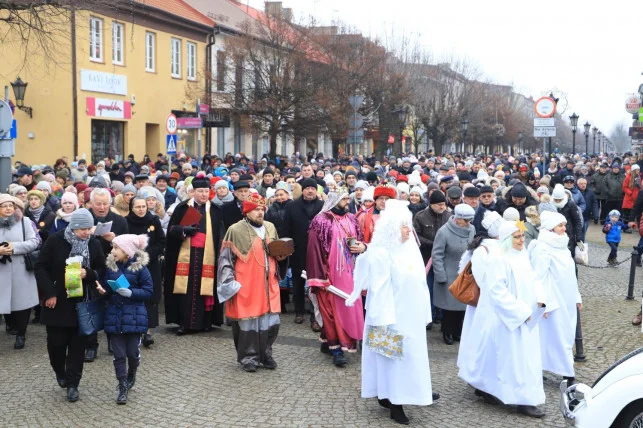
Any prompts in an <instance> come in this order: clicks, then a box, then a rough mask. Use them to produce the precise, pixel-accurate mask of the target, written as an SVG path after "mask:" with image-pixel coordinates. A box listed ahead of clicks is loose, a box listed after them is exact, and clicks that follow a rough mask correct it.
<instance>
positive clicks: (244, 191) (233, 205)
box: [221, 180, 250, 230]
mask: <svg viewBox="0 0 643 428" xmlns="http://www.w3.org/2000/svg"><path fill="white" fill-rule="evenodd" d="M249 195H250V183H248V182H247V181H246V180H237V182H236V183H234V200H232V201H230V202H226V203H224V204H223V205H222V206H221V219H222V220H223V227H224V228H225V230H228V228H229V227H230V226H232V225H233V224H235V223H237V222H238V221H240V220H243V212H242V204H243V202H244V201H245V200H246V199H247V198H248V196H249Z"/></svg>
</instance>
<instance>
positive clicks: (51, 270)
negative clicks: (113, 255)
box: [34, 230, 105, 327]
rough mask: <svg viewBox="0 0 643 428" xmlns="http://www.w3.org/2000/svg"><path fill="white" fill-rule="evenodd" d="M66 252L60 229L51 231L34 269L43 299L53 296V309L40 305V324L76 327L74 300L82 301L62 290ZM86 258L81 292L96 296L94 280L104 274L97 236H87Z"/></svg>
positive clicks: (69, 251)
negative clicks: (54, 298) (86, 263)
mask: <svg viewBox="0 0 643 428" xmlns="http://www.w3.org/2000/svg"><path fill="white" fill-rule="evenodd" d="M69 253H71V244H69V243H68V242H67V241H66V240H65V231H64V230H61V231H60V232H56V233H54V234H53V235H51V236H50V237H49V239H47V242H45V245H44V246H43V247H42V249H41V250H40V256H39V257H38V261H37V262H36V268H35V270H34V273H35V275H36V282H37V283H38V290H39V291H40V293H41V294H42V295H43V296H44V300H47V299H49V298H51V297H56V306H55V307H54V308H53V309H49V308H48V307H46V306H44V305H43V308H42V312H41V314H40V322H41V323H42V324H45V325H51V326H56V327H76V326H77V325H78V314H77V313H76V303H78V302H80V301H82V300H83V298H82V297H74V298H68V297H67V290H65V267H66V263H65V260H67V258H68V257H69ZM89 258H90V260H89V266H90V269H87V276H86V277H85V279H84V280H83V286H84V287H85V292H89V296H90V298H96V297H98V293H97V292H96V280H97V279H100V278H102V277H103V275H104V274H105V255H104V254H103V250H102V249H101V244H100V242H99V240H98V238H95V237H91V238H90V239H89Z"/></svg>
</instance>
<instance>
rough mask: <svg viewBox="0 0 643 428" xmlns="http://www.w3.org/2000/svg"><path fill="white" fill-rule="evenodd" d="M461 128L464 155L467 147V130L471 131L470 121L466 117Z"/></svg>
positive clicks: (461, 122)
mask: <svg viewBox="0 0 643 428" xmlns="http://www.w3.org/2000/svg"><path fill="white" fill-rule="evenodd" d="M460 126H461V127H462V153H464V152H465V150H466V145H467V129H469V119H468V118H467V117H466V116H464V117H463V118H462V121H460Z"/></svg>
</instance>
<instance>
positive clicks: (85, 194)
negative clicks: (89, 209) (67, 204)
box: [83, 187, 94, 202]
mask: <svg viewBox="0 0 643 428" xmlns="http://www.w3.org/2000/svg"><path fill="white" fill-rule="evenodd" d="M93 190H94V189H92V188H91V187H88V188H87V189H85V190H83V200H84V201H85V202H88V201H89V198H90V197H91V195H92V191H93Z"/></svg>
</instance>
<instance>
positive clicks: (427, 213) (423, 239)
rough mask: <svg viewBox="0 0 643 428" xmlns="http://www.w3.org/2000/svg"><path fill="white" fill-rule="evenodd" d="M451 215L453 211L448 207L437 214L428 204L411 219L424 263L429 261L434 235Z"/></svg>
mask: <svg viewBox="0 0 643 428" xmlns="http://www.w3.org/2000/svg"><path fill="white" fill-rule="evenodd" d="M452 215H453V213H452V212H451V211H450V210H448V209H447V210H446V211H444V212H443V213H442V214H438V213H436V212H435V211H433V210H432V209H431V207H430V206H429V207H427V208H426V209H424V210H422V211H420V212H419V213H417V215H416V216H415V218H414V219H413V228H414V229H415V233H417V235H418V239H419V240H420V252H421V253H422V259H424V263H425V264H426V263H427V262H428V261H429V258H431V251H433V241H434V240H435V235H436V234H437V233H438V230H439V229H440V228H441V227H442V226H444V224H445V223H446V222H447V221H448V220H449V217H451V216H452Z"/></svg>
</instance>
